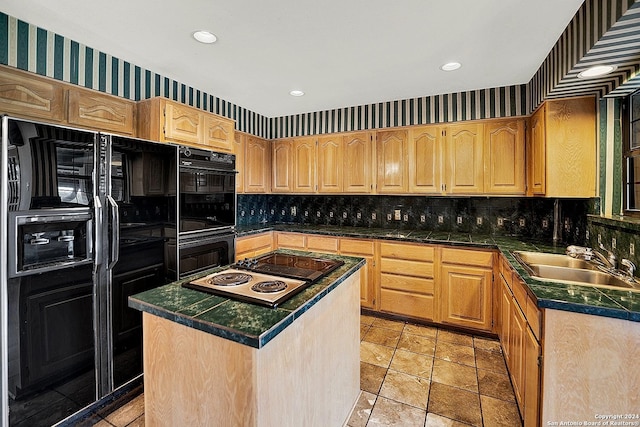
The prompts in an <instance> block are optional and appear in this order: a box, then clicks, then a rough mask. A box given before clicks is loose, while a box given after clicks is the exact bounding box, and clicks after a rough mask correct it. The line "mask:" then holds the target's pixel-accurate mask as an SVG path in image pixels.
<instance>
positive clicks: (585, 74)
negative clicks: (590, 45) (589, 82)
mask: <svg viewBox="0 0 640 427" xmlns="http://www.w3.org/2000/svg"><path fill="white" fill-rule="evenodd" d="M615 69H616V66H615V65H595V66H593V67H591V68H587V69H586V70H584V71H582V72H581V73H579V74H578V78H580V79H588V78H590V77H599V76H604V75H605V74H609V73H611V72H612V71H614V70H615Z"/></svg>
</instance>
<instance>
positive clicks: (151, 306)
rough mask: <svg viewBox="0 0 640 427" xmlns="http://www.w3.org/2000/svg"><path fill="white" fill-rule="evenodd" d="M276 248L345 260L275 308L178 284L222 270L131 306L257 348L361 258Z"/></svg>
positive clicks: (146, 295)
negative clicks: (339, 265)
mask: <svg viewBox="0 0 640 427" xmlns="http://www.w3.org/2000/svg"><path fill="white" fill-rule="evenodd" d="M277 252H280V253H291V254H303V255H311V256H322V257H324V258H332V259H338V260H341V261H343V262H344V265H342V266H341V267H339V268H337V269H336V270H334V271H333V272H331V273H329V274H328V275H327V276H325V277H324V278H322V279H320V280H319V281H318V282H316V283H314V284H312V285H311V286H309V287H308V288H306V289H304V290H303V291H301V292H300V293H298V294H296V295H294V296H293V297H291V298H290V299H288V300H286V301H285V302H284V303H282V304H280V305H279V306H278V308H269V307H263V306H259V305H256V304H250V303H246V302H241V301H236V300H232V299H229V298H225V297H221V296H216V295H211V294H207V293H204V292H200V291H196V290H193V289H188V288H184V287H182V286H181V285H182V283H184V282H187V281H191V280H194V279H197V278H199V277H203V276H206V275H209V274H211V273H214V272H216V271H221V270H225V269H226V268H227V266H224V267H217V268H213V269H211V270H207V271H204V272H202V273H199V274H197V275H193V276H190V277H189V278H187V279H183V280H179V281H176V282H173V283H170V284H168V285H165V286H160V287H158V288H154V289H150V290H148V291H145V292H142V293H139V294H136V295H133V296H131V297H129V307H131V308H134V309H137V310H140V311H143V312H147V313H150V314H153V315H156V316H159V317H162V318H165V319H168V320H171V321H174V322H177V323H180V324H183V325H186V326H189V327H192V328H195V329H199V330H201V331H204V332H207V333H210V334H213V335H217V336H220V337H223V338H226V339H229V340H232V341H236V342H239V343H241V344H245V345H248V346H251V347H255V348H261V347H263V346H264V345H266V344H267V343H268V342H269V341H270V340H271V339H273V338H274V337H275V336H276V335H278V333H280V332H281V331H282V330H283V329H284V328H286V327H287V326H288V325H290V324H291V323H293V321H294V320H295V319H297V318H298V317H300V316H301V315H302V314H303V313H304V312H306V311H307V310H309V309H310V308H311V307H312V306H313V305H314V304H316V303H317V302H318V301H320V300H321V299H322V298H323V297H324V296H325V295H327V294H328V293H329V292H331V291H332V290H333V289H335V288H336V287H337V286H338V285H339V284H340V283H342V282H344V281H345V280H346V279H347V278H348V277H349V276H351V275H352V274H353V273H354V272H356V271H357V270H358V269H359V268H361V267H362V266H363V265H364V264H365V260H364V259H362V258H354V257H346V256H339V255H327V254H318V253H314V252H300V251H290V250H284V249H280V250H278V251H277Z"/></svg>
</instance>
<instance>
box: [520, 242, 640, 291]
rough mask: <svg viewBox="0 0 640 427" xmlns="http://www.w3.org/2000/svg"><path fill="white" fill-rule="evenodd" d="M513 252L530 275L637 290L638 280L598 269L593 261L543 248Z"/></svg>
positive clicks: (553, 280)
mask: <svg viewBox="0 0 640 427" xmlns="http://www.w3.org/2000/svg"><path fill="white" fill-rule="evenodd" d="M513 255H514V256H515V258H516V259H517V260H518V262H519V263H520V264H522V266H523V267H524V268H525V269H526V270H527V272H528V273H529V275H530V276H531V278H532V279H537V280H542V281H547V282H560V283H569V284H578V285H589V286H595V287H599V288H609V289H622V290H640V283H638V282H637V281H636V280H630V279H627V278H622V277H619V276H618V275H614V274H612V273H610V272H607V271H601V270H600V269H599V268H598V266H597V265H596V264H594V263H592V262H589V261H585V260H581V259H576V258H572V257H570V256H567V255H560V254H550V253H544V252H523V251H514V252H513Z"/></svg>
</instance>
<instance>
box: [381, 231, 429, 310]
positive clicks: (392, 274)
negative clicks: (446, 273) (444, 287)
mask: <svg viewBox="0 0 640 427" xmlns="http://www.w3.org/2000/svg"><path fill="white" fill-rule="evenodd" d="M379 258H380V267H379V285H380V310H381V311H386V312H390V313H394V314H401V315H405V316H411V317H416V318H419V319H425V320H434V300H435V297H434V288H435V286H434V258H435V248H434V247H433V246H427V245H419V244H410V243H387V242H381V243H380V244H379Z"/></svg>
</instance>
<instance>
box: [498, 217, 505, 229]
mask: <svg viewBox="0 0 640 427" xmlns="http://www.w3.org/2000/svg"><path fill="white" fill-rule="evenodd" d="M503 225H504V218H500V217H498V227H502V226H503Z"/></svg>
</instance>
